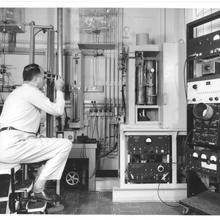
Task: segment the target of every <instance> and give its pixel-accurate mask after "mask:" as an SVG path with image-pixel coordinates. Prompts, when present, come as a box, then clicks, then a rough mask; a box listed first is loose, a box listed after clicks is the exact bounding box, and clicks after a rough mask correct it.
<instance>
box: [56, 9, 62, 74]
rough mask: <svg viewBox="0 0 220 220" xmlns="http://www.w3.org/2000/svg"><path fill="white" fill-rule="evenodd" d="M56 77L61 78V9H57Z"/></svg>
mask: <svg viewBox="0 0 220 220" xmlns="http://www.w3.org/2000/svg"><path fill="white" fill-rule="evenodd" d="M57 32H58V33H57V54H58V76H59V77H61V78H63V9H62V8H58V9H57Z"/></svg>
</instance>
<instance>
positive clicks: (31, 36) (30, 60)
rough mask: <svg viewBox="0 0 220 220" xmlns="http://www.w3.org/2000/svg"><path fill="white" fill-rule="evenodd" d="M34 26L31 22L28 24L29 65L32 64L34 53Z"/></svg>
mask: <svg viewBox="0 0 220 220" xmlns="http://www.w3.org/2000/svg"><path fill="white" fill-rule="evenodd" d="M34 25H35V23H34V22H33V21H32V22H31V23H30V54H29V63H30V64H31V63H34V51H35V36H34Z"/></svg>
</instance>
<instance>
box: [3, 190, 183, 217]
mask: <svg viewBox="0 0 220 220" xmlns="http://www.w3.org/2000/svg"><path fill="white" fill-rule="evenodd" d="M61 198H62V201H61V204H63V205H64V210H62V211H60V212H58V213H56V214H61V215H99V214H102V215H105V214H106V215H111V214H113V215H180V214H181V212H182V209H181V207H179V206H178V204H177V203H169V204H168V205H170V206H168V205H166V204H163V203H161V202H152V203H151V202H141V203H118V202H117V203H114V202H112V193H111V192H88V191H61ZM0 213H4V206H2V204H1V205H0ZM50 214H51V213H50Z"/></svg>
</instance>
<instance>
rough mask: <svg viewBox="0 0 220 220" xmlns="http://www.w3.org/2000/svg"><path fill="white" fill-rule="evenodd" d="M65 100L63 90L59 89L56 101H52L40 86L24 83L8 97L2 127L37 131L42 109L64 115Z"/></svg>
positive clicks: (4, 107) (0, 125) (0, 120)
mask: <svg viewBox="0 0 220 220" xmlns="http://www.w3.org/2000/svg"><path fill="white" fill-rule="evenodd" d="M64 106H65V100H64V95H63V92H61V91H57V93H56V102H51V101H50V100H49V98H47V97H46V96H45V95H44V94H43V93H42V92H41V91H40V90H39V89H38V88H36V87H34V86H32V85H29V84H26V83H24V84H23V85H22V86H21V87H18V88H17V89H15V90H14V91H13V92H12V93H11V94H9V96H8V97H7V99H6V101H5V103H4V106H3V109H2V113H1V116H0V127H1V128H3V127H9V126H11V127H14V128H17V129H19V130H22V131H26V132H34V133H37V131H38V128H39V125H40V118H41V110H43V111H45V112H46V113H48V114H51V115H62V114H63V112H64Z"/></svg>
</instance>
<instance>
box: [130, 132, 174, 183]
mask: <svg viewBox="0 0 220 220" xmlns="http://www.w3.org/2000/svg"><path fill="white" fill-rule="evenodd" d="M127 143H128V166H127V182H128V183H168V182H171V136H169V135H151V136H145V135H134V136H128V140H127Z"/></svg>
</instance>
